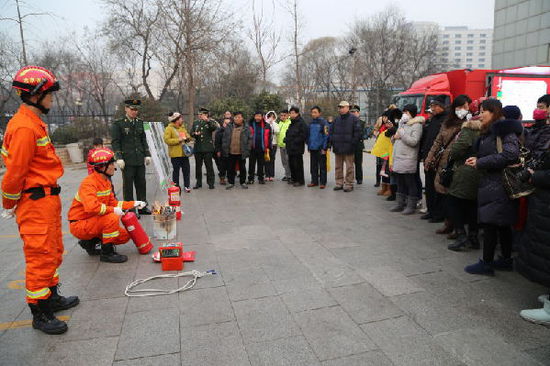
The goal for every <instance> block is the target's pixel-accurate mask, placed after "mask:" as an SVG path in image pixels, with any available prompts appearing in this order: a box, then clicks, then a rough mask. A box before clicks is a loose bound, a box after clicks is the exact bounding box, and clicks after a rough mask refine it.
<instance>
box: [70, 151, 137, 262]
mask: <svg viewBox="0 0 550 366" xmlns="http://www.w3.org/2000/svg"><path fill="white" fill-rule="evenodd" d="M114 157H115V155H114V153H113V152H112V151H111V150H109V149H107V148H103V149H98V150H96V151H94V153H93V154H92V155H91V156H90V158H89V160H88V163H89V164H90V165H91V166H93V168H94V172H93V173H92V174H90V175H88V176H87V177H86V178H84V180H83V181H82V183H81V184H80V187H79V188H78V192H77V194H76V195H75V197H74V199H73V203H72V205H71V208H70V210H69V222H70V225H69V228H70V231H71V234H73V235H74V236H75V237H77V238H78V239H80V241H79V242H78V244H80V246H81V247H82V248H84V249H85V250H86V252H88V254H89V255H98V254H99V256H100V258H99V259H100V260H101V261H102V262H111V263H122V262H126V261H127V260H128V257H127V256H125V255H122V254H118V253H117V252H116V251H115V247H114V246H115V245H118V244H125V243H127V242H128V240H130V235H129V234H128V231H126V229H125V228H123V227H122V226H120V224H119V221H120V220H119V217H120V216H122V215H123V214H124V211H123V210H128V209H132V208H134V207H135V208H138V209H142V208H144V207H145V206H146V205H147V203H146V202H143V201H117V200H116V198H115V195H114V193H113V185H112V183H111V177H112V176H113V174H115V170H116V168H115V158H114ZM98 244H101V245H100V248H101V249H96V245H98Z"/></svg>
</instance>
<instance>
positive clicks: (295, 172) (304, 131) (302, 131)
mask: <svg viewBox="0 0 550 366" xmlns="http://www.w3.org/2000/svg"><path fill="white" fill-rule="evenodd" d="M289 114H290V126H289V127H288V130H287V131H286V137H285V144H286V151H287V153H288V163H289V165H290V178H291V181H292V182H293V184H294V187H300V186H303V185H304V184H305V178H304V151H305V144H306V142H307V140H308V137H309V129H308V128H307V125H306V123H305V122H304V119H303V118H302V116H301V115H300V109H299V108H298V107H292V108H290V113H289Z"/></svg>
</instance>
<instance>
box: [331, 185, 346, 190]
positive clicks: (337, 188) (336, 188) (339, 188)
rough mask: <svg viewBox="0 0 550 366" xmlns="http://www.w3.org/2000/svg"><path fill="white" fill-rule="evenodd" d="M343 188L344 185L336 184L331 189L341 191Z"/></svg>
mask: <svg viewBox="0 0 550 366" xmlns="http://www.w3.org/2000/svg"><path fill="white" fill-rule="evenodd" d="M343 189H344V187H342V186H336V187H334V188H332V190H334V191H341V190H343Z"/></svg>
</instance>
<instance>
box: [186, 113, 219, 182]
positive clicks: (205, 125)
mask: <svg viewBox="0 0 550 366" xmlns="http://www.w3.org/2000/svg"><path fill="white" fill-rule="evenodd" d="M208 115H209V111H208V109H206V108H201V109H200V110H199V119H198V120H196V121H195V122H193V128H192V129H191V135H192V136H193V137H194V138H195V148H194V150H195V153H194V154H195V180H196V184H195V186H194V187H193V188H194V189H199V188H201V187H202V163H203V162H204V165H205V166H206V183H208V188H210V189H214V167H213V165H212V156H213V154H214V142H213V141H212V133H213V132H214V131H216V129H217V128H218V124H217V123H216V121H214V120H212V119H210V118H209V117H208Z"/></svg>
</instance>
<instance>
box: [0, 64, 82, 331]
mask: <svg viewBox="0 0 550 366" xmlns="http://www.w3.org/2000/svg"><path fill="white" fill-rule="evenodd" d="M12 86H13V88H15V89H16V91H17V94H18V95H19V96H20V97H21V100H22V101H23V103H22V104H21V106H20V107H19V110H18V111H17V113H16V114H15V115H14V116H13V118H12V119H11V120H10V121H9V123H8V126H7V129H6V134H5V136H4V142H3V145H2V149H1V151H0V152H1V154H2V157H3V159H4V161H5V164H6V173H5V175H4V179H3V180H2V206H3V207H4V209H5V211H4V212H3V214H2V216H3V217H13V216H14V215H15V217H16V221H17V225H18V227H19V234H20V236H21V239H22V240H23V251H24V253H25V262H26V270H25V272H26V273H25V288H26V297H27V303H28V304H29V307H30V308H31V312H32V315H33V322H32V325H33V327H34V328H35V329H39V330H41V331H43V332H44V333H47V334H61V333H64V332H66V331H67V324H66V323H65V322H63V321H61V320H59V319H57V318H56V317H55V315H54V312H55V311H59V310H65V309H69V308H71V307H73V306H76V305H78V303H79V299H78V297H76V296H70V297H64V296H60V295H59V293H58V289H57V285H58V283H59V274H58V268H59V266H60V265H61V261H62V258H63V241H62V233H61V200H60V198H59V193H60V191H61V188H60V187H59V185H58V184H57V180H58V179H59V178H60V177H61V176H62V175H63V165H62V164H61V160H59V158H58V157H57V155H56V153H55V149H54V147H53V145H52V143H51V142H50V138H49V137H48V133H47V130H46V125H45V124H44V122H42V120H41V119H40V116H41V115H42V114H47V113H48V112H49V110H50V108H51V105H52V94H53V92H55V91H57V90H59V84H58V82H57V80H56V78H55V76H54V74H53V73H52V72H51V71H49V70H46V69H44V68H42V67H38V66H26V67H24V68H22V69H21V70H19V71H18V72H17V74H16V75H15V78H14V80H13V83H12Z"/></svg>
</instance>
